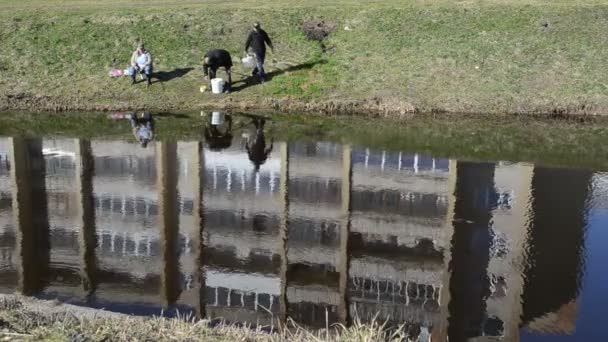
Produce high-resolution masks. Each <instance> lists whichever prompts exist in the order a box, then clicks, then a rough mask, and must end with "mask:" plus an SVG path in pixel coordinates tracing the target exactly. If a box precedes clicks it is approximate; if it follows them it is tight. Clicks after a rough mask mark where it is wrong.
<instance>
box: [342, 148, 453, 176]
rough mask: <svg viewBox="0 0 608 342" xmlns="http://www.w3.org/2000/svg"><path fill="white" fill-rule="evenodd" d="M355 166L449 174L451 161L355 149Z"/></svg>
mask: <svg viewBox="0 0 608 342" xmlns="http://www.w3.org/2000/svg"><path fill="white" fill-rule="evenodd" d="M352 160H353V165H357V164H359V165H363V166H364V167H365V168H369V167H379V168H380V169H382V170H384V169H385V168H391V169H397V170H413V171H414V172H416V173H417V172H423V171H433V172H435V171H436V172H449V170H450V161H449V159H435V158H432V157H428V156H423V155H418V154H411V155H410V154H404V153H402V152H399V153H391V152H386V151H381V152H379V151H371V150H370V149H353V152H352Z"/></svg>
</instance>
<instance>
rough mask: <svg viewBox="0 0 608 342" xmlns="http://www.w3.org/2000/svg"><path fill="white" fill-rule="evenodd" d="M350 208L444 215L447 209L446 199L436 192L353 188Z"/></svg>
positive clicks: (432, 215)
mask: <svg viewBox="0 0 608 342" xmlns="http://www.w3.org/2000/svg"><path fill="white" fill-rule="evenodd" d="M352 209H353V211H373V212H378V213H387V214H397V215H406V216H418V217H444V216H445V215H446V214H447V211H448V201H447V197H446V196H443V195H437V194H421V193H402V192H400V191H394V190H382V191H368V190H355V191H353V193H352Z"/></svg>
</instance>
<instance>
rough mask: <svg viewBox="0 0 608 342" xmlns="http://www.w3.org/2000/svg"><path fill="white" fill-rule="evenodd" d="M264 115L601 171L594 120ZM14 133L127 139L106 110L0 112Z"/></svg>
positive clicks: (602, 154)
mask: <svg viewBox="0 0 608 342" xmlns="http://www.w3.org/2000/svg"><path fill="white" fill-rule="evenodd" d="M270 118H271V119H270V120H269V124H268V125H267V134H268V136H269V137H272V138H274V140H275V141H280V140H283V141H302V140H304V141H313V140H323V141H334V142H338V143H348V144H352V145H356V146H363V147H368V148H371V149H378V150H389V151H391V150H392V151H404V152H417V153H427V154H430V155H433V156H436V157H449V158H458V159H470V160H487V161H499V160H503V161H512V162H519V161H523V162H534V163H537V164H542V165H553V166H570V167H588V168H593V169H599V170H607V169H608V159H607V158H606V155H608V144H606V143H605V142H606V141H608V126H607V125H606V120H604V119H599V118H597V119H590V118H588V119H585V120H564V119H548V118H542V119H540V118H533V117H527V116H525V117H524V116H518V117H514V116H484V117H480V116H467V115H436V116H431V115H415V116H412V117H410V118H407V119H404V120H401V121H399V122H395V121H394V120H388V119H381V118H360V117H356V116H351V117H344V116H337V117H327V116H318V115H287V114H275V115H271V116H270ZM205 120H209V118H208V117H207V118H203V117H201V116H200V113H189V114H181V115H169V114H166V115H163V114H160V115H157V116H156V126H157V132H156V133H157V138H158V139H160V140H201V139H203V138H202V135H203V134H202V132H203V129H204V125H205ZM247 124H249V119H248V118H247V117H245V116H240V115H235V117H234V127H243V126H246V125H247ZM13 135H18V136H43V137H80V138H98V139H121V140H122V139H125V140H128V139H133V138H132V136H131V132H130V125H129V124H128V122H126V120H111V119H108V118H107V116H106V114H93V113H81V114H68V113H59V114H51V115H45V114H28V113H21V112H19V113H15V114H7V113H5V114H0V136H13ZM235 136H238V134H236V135H235Z"/></svg>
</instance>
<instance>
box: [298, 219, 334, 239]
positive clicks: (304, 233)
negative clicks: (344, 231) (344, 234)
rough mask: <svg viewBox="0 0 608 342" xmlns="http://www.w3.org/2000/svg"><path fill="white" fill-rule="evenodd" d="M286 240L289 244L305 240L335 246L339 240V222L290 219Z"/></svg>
mask: <svg viewBox="0 0 608 342" xmlns="http://www.w3.org/2000/svg"><path fill="white" fill-rule="evenodd" d="M288 241H289V244H293V243H298V242H305V243H319V244H321V245H322V246H337V245H338V244H339V242H340V223H338V222H332V221H325V220H322V221H316V220H312V219H311V220H306V219H292V220H290V221H289V231H288Z"/></svg>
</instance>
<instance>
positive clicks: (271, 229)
mask: <svg viewBox="0 0 608 342" xmlns="http://www.w3.org/2000/svg"><path fill="white" fill-rule="evenodd" d="M279 223H280V218H279V217H278V216H275V215H269V214H247V215H246V213H245V211H244V210H241V211H235V210H209V211H206V212H205V229H211V230H214V229H219V228H221V229H222V230H230V231H234V230H248V231H254V232H257V233H266V234H275V233H277V232H278V228H279Z"/></svg>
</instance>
